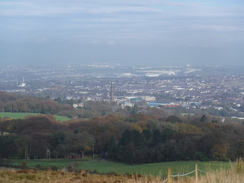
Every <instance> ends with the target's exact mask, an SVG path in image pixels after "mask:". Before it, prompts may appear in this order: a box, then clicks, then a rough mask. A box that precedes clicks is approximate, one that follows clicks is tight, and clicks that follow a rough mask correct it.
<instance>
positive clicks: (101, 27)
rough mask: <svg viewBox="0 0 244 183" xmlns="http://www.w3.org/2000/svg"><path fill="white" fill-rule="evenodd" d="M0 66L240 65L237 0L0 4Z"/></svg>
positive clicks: (242, 39) (240, 6) (242, 22)
mask: <svg viewBox="0 0 244 183" xmlns="http://www.w3.org/2000/svg"><path fill="white" fill-rule="evenodd" d="M0 16H1V19H0V64H2V65H6V64H18V65H23V64H25V65H30V64H31V65H40V64H51V63H53V64H57V63H67V64H69V63H70V64H71V63H80V64H82V63H83V64H84V63H94V62H100V63H105V62H106V63H123V64H134V65H136V64H137V65H140V64H143V65H149V63H150V65H152V64H154V65H186V64H191V65H242V64H243V50H244V2H243V1H241V0H232V1H228V0H221V1H220V0H211V1H210V0H206V1H199V0H194V1H193V0H184V1H179V0H174V1H166V0H162V1H159V0H150V1H149V0H143V1H135V0H132V1H131V0H130V1H128V0H124V1H111V0H104V1H97V0H93V1H87V0H84V1H77V0H71V1H64V0H59V1H56V0H55V1H47V0H37V1H30V0H20V1H19V0H18V1H17V0H13V1H1V2H0Z"/></svg>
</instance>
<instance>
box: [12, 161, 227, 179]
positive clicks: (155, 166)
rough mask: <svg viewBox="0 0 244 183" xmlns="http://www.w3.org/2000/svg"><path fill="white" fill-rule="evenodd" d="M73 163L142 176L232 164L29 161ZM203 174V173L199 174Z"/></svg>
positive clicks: (89, 168)
mask: <svg viewBox="0 0 244 183" xmlns="http://www.w3.org/2000/svg"><path fill="white" fill-rule="evenodd" d="M22 161H24V160H13V162H14V164H15V165H21V163H22ZM73 162H78V163H79V168H80V169H84V170H91V171H93V170H96V171H97V172H99V173H107V172H116V173H118V174H126V173H138V174H142V175H149V174H150V175H157V176H162V175H166V174H167V171H168V167H171V168H172V173H173V174H182V173H187V172H191V171H193V170H194V169H195V164H198V168H199V169H201V170H203V171H206V172H209V171H211V170H217V169H220V168H225V169H228V168H230V166H231V163H225V162H211V163H209V162H199V161H179V162H164V163H151V164H143V165H127V164H123V163H116V162H111V161H105V160H101V159H89V158H83V159H71V160H70V159H51V160H27V165H28V166H29V167H35V166H36V165H38V164H40V165H42V167H46V168H47V167H50V166H56V167H58V168H59V169H62V168H63V167H66V166H68V165H70V164H72V163H73ZM199 174H201V173H199ZM193 175H194V174H193Z"/></svg>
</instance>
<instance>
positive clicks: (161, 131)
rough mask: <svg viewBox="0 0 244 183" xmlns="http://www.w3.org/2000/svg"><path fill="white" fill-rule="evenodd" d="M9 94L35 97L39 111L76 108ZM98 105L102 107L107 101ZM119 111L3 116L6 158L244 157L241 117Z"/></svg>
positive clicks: (1, 143) (132, 160) (130, 160)
mask: <svg viewBox="0 0 244 183" xmlns="http://www.w3.org/2000/svg"><path fill="white" fill-rule="evenodd" d="M4 94H5V95H6V96H5V97H3V95H0V96H1V101H2V103H3V104H4V105H5V106H6V104H7V103H9V102H10V101H11V100H12V101H14V102H15V103H17V102H16V101H22V102H26V105H27V108H29V107H30V106H31V105H29V106H28V102H29V101H31V100H32V102H33V103H35V104H36V105H33V106H32V107H33V110H34V109H35V108H37V106H38V105H37V104H39V103H38V102H40V103H43V104H46V103H49V104H51V103H52V104H55V105H56V109H59V110H60V111H61V110H62V109H64V110H66V111H68V110H70V111H71V112H72V111H74V109H72V108H71V107H70V106H68V105H67V104H60V103H56V102H53V101H50V100H40V99H37V98H34V97H33V98H32V97H20V98H16V99H15V100H13V98H12V99H11V98H9V97H10V96H12V94H7V93H4ZM4 100H5V101H4ZM33 103H32V104H33ZM29 104H30V103H29ZM97 104H99V105H97V106H100V107H101V106H102V105H103V104H104V103H97ZM21 106H22V105H21ZM98 108H99V107H98ZM44 109H45V108H44V106H43V108H42V110H44ZM46 109H47V111H48V110H49V109H48V107H46ZM93 109H94V108H93ZM88 110H89V109H87V111H88ZM116 110H117V112H118V111H119V110H120V113H117V114H116V112H115V113H114V114H104V115H103V116H98V117H92V118H89V119H81V118H73V119H70V120H69V121H67V122H60V121H56V120H55V118H54V117H53V116H52V115H51V114H53V113H51V112H50V111H49V112H45V113H44V112H43V113H44V114H48V115H44V114H43V115H38V116H28V117H26V118H24V119H10V118H2V119H1V120H0V147H1V148H0V159H3V158H7V159H42V158H73V157H84V156H92V157H102V158H104V159H108V160H112V161H117V162H123V163H127V164H144V163H154V162H165V161H180V160H200V161H210V160H214V161H215V160H216V161H229V160H231V161H235V160H236V159H237V158H240V157H242V158H243V157H244V125H243V124H242V122H240V121H239V122H236V121H233V120H232V119H226V120H225V121H224V122H223V120H222V118H220V117H216V116H211V115H187V116H182V115H177V114H173V113H170V112H168V111H165V110H163V109H157V108H146V109H140V108H137V107H134V108H127V109H124V110H122V109H116ZM56 112H57V111H56ZM56 112H55V113H56ZM95 112H97V111H95ZM98 112H99V111H98ZM100 113H101V111H100Z"/></svg>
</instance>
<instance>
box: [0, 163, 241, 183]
mask: <svg viewBox="0 0 244 183" xmlns="http://www.w3.org/2000/svg"><path fill="white" fill-rule="evenodd" d="M165 178H166V177H164V179H165ZM243 180H244V163H243V161H242V160H238V161H237V162H236V163H235V164H234V165H233V166H232V167H231V168H230V169H229V170H226V169H219V170H216V171H209V172H207V173H206V174H205V175H202V176H200V177H198V183H219V182H221V183H242V182H243ZM0 182H1V183H9V182H18V183H32V182H40V183H59V182H64V183H69V182H74V183H76V182H79V183H110V182H111V183H149V182H150V183H161V182H163V179H162V178H161V177H153V176H141V175H133V174H125V175H119V174H116V173H114V172H111V173H107V174H94V173H88V172H86V171H84V170H80V171H77V172H69V171H52V170H49V171H39V170H27V169H23V170H14V169H0ZM166 182H167V181H166ZM172 183H196V179H195V177H194V176H192V177H189V176H187V177H178V178H174V179H173V181H172Z"/></svg>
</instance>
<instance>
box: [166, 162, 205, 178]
mask: <svg viewBox="0 0 244 183" xmlns="http://www.w3.org/2000/svg"><path fill="white" fill-rule="evenodd" d="M198 171H199V172H202V173H207V172H205V171H203V170H201V169H198V165H197V164H196V168H195V170H193V171H191V172H188V173H184V174H178V175H171V173H172V169H171V168H168V177H167V178H166V179H164V180H163V182H162V183H164V182H166V181H168V183H171V182H172V178H174V177H183V176H186V175H190V174H193V173H195V175H196V183H197V182H198Z"/></svg>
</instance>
